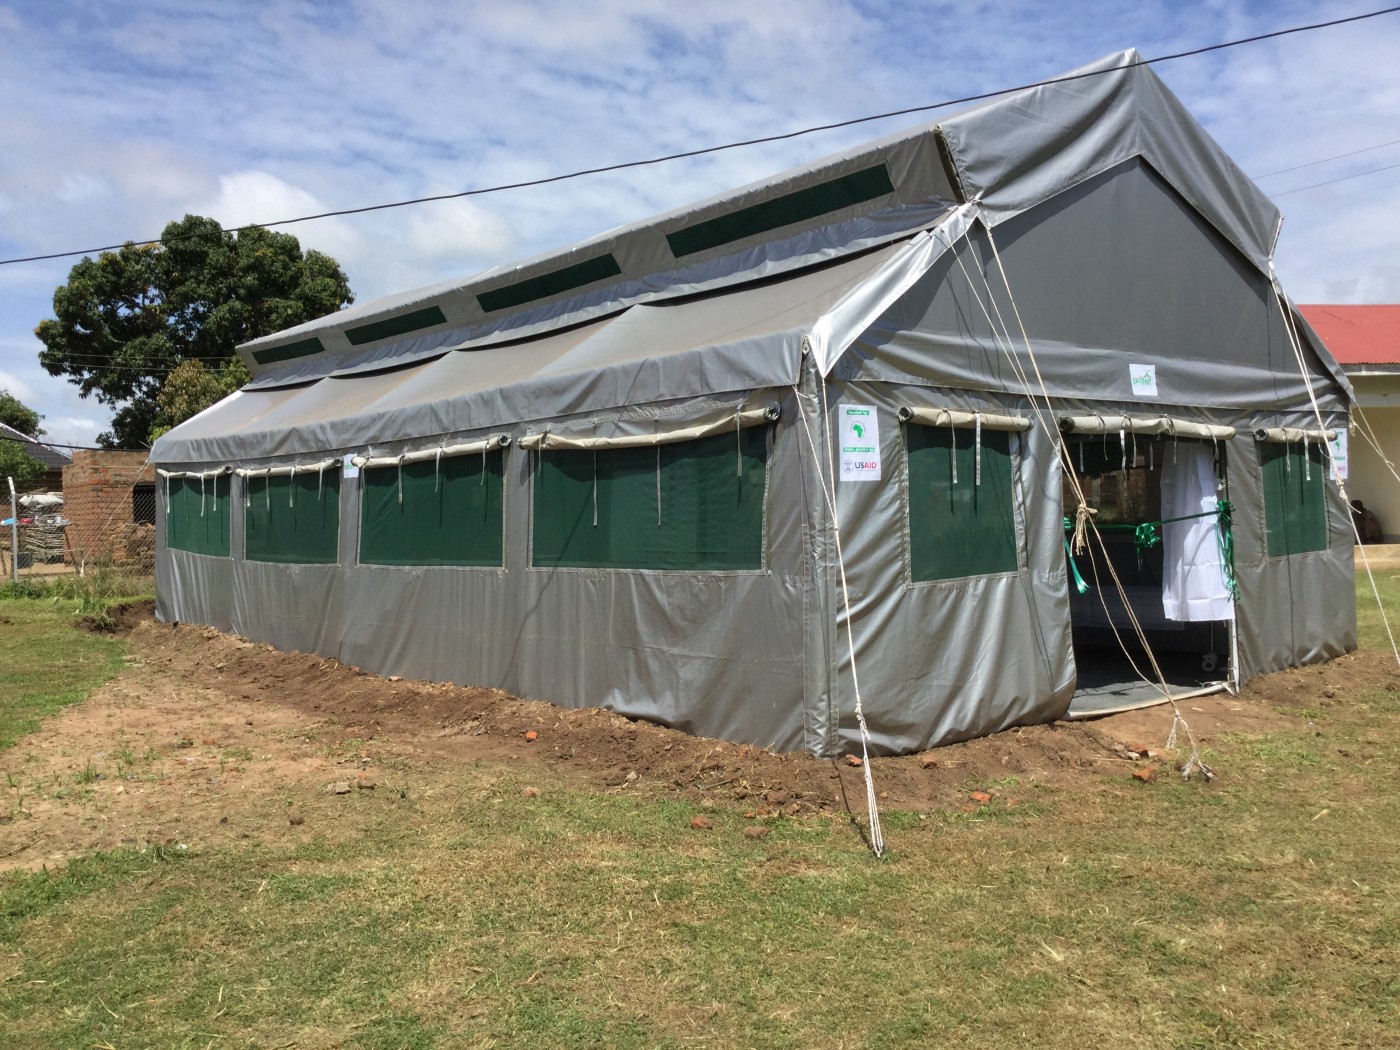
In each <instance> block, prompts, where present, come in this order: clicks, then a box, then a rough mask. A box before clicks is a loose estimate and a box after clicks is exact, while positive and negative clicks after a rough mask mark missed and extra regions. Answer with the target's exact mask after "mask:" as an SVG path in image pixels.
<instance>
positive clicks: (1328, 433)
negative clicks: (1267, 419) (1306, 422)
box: [1254, 427, 1337, 442]
mask: <svg viewBox="0 0 1400 1050" xmlns="http://www.w3.org/2000/svg"><path fill="white" fill-rule="evenodd" d="M1336 438H1337V432H1336V431H1335V430H1319V429H1318V428H1317V427H1260V428H1259V429H1258V430H1256V431H1255V432H1254V440H1255V441H1317V442H1323V441H1335V440H1336Z"/></svg>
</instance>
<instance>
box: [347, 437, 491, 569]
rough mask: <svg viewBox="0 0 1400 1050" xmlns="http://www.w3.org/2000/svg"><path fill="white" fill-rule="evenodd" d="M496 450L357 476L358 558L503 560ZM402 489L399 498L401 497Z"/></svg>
mask: <svg viewBox="0 0 1400 1050" xmlns="http://www.w3.org/2000/svg"><path fill="white" fill-rule="evenodd" d="M504 461H505V456H504V453H503V451H502V450H501V449H495V450H494V451H491V452H488V453H486V455H485V456H484V457H483V456H481V455H479V454H477V455H465V456H445V457H443V459H441V460H440V461H436V462H435V461H433V460H427V461H424V462H420V463H405V464H404V465H403V470H402V473H400V470H399V468H398V467H397V466H394V467H368V468H366V469H365V470H364V471H363V473H362V474H361V475H360V477H361V481H360V493H361V495H360V562H361V564H365V565H500V564H501V563H502V530H503V527H504V526H503V521H502V511H501V507H502V504H501V472H502V466H503V464H504ZM400 494H402V499H400Z"/></svg>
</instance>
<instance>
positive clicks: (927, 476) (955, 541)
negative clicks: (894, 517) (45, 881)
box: [905, 424, 1017, 580]
mask: <svg viewBox="0 0 1400 1050" xmlns="http://www.w3.org/2000/svg"><path fill="white" fill-rule="evenodd" d="M905 435H906V436H905V440H906V442H907V444H908V448H909V558H910V568H911V571H912V575H913V578H914V579H915V580H952V579H957V578H959V577H962V576H986V575H990V574H992V573H999V572H1015V571H1016V569H1017V560H1016V515H1015V487H1014V485H1013V483H1012V477H1013V474H1012V466H1011V451H1010V445H1011V442H1010V437H1011V435H1010V434H1008V433H1007V432H1005V431H999V430H984V431H982V483H981V484H980V485H979V484H977V453H976V448H975V440H976V432H975V431H974V430H972V429H970V428H968V429H963V428H958V429H956V430H955V429H951V428H948V427H925V426H918V425H917V424H910V425H908V426H906V427H905ZM955 459H956V462H957V468H958V469H957V481H956V482H954V481H953V462H954V460H955Z"/></svg>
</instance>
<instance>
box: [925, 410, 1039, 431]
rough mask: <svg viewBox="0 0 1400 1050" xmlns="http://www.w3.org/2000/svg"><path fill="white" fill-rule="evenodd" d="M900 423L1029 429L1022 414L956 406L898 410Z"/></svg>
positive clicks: (1028, 422)
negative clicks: (968, 409) (1015, 414)
mask: <svg viewBox="0 0 1400 1050" xmlns="http://www.w3.org/2000/svg"><path fill="white" fill-rule="evenodd" d="M899 421H900V422H901V423H918V424H920V425H921V426H926V427H977V426H980V427H981V428H982V429H983V430H1017V431H1020V430H1029V429H1030V428H1031V421H1030V420H1029V419H1026V418H1025V417H1024V416H1006V415H1001V414H999V413H996V412H966V411H963V410H962V409H957V408H910V407H908V406H905V407H904V408H901V409H900V410H899Z"/></svg>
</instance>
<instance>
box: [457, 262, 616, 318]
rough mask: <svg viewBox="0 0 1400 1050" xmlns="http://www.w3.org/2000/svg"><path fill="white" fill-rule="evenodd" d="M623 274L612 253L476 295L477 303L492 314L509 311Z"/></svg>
mask: <svg viewBox="0 0 1400 1050" xmlns="http://www.w3.org/2000/svg"><path fill="white" fill-rule="evenodd" d="M621 274H622V267H620V266H618V265H617V260H616V259H614V258H613V256H612V253H611V252H609V253H608V254H607V255H600V256H598V257H597V258H596V259H587V260H585V261H583V262H581V263H574V265H572V266H565V267H564V268H563V269H560V270H554V271H552V272H550V273H542V274H540V275H539V276H538V277H530V278H527V279H526V280H524V281H516V282H515V283H514V284H507V285H505V286H503V287H501V288H493V289H491V290H490V291H489V292H481V293H480V294H478V295H477V297H476V301H477V302H478V303H480V304H481V308H482V309H483V310H485V311H486V312H487V313H488V314H489V313H494V312H495V311H497V310H509V309H510V308H511V307H512V306H524V305H525V304H526V303H533V302H534V301H535V300H537V299H547V298H549V297H550V296H551V295H558V294H559V293H560V292H568V291H572V290H573V289H575V288H582V287H583V286H584V285H585V284H592V283H593V282H594V281H604V280H607V279H608V278H609V277H618V276H621Z"/></svg>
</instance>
